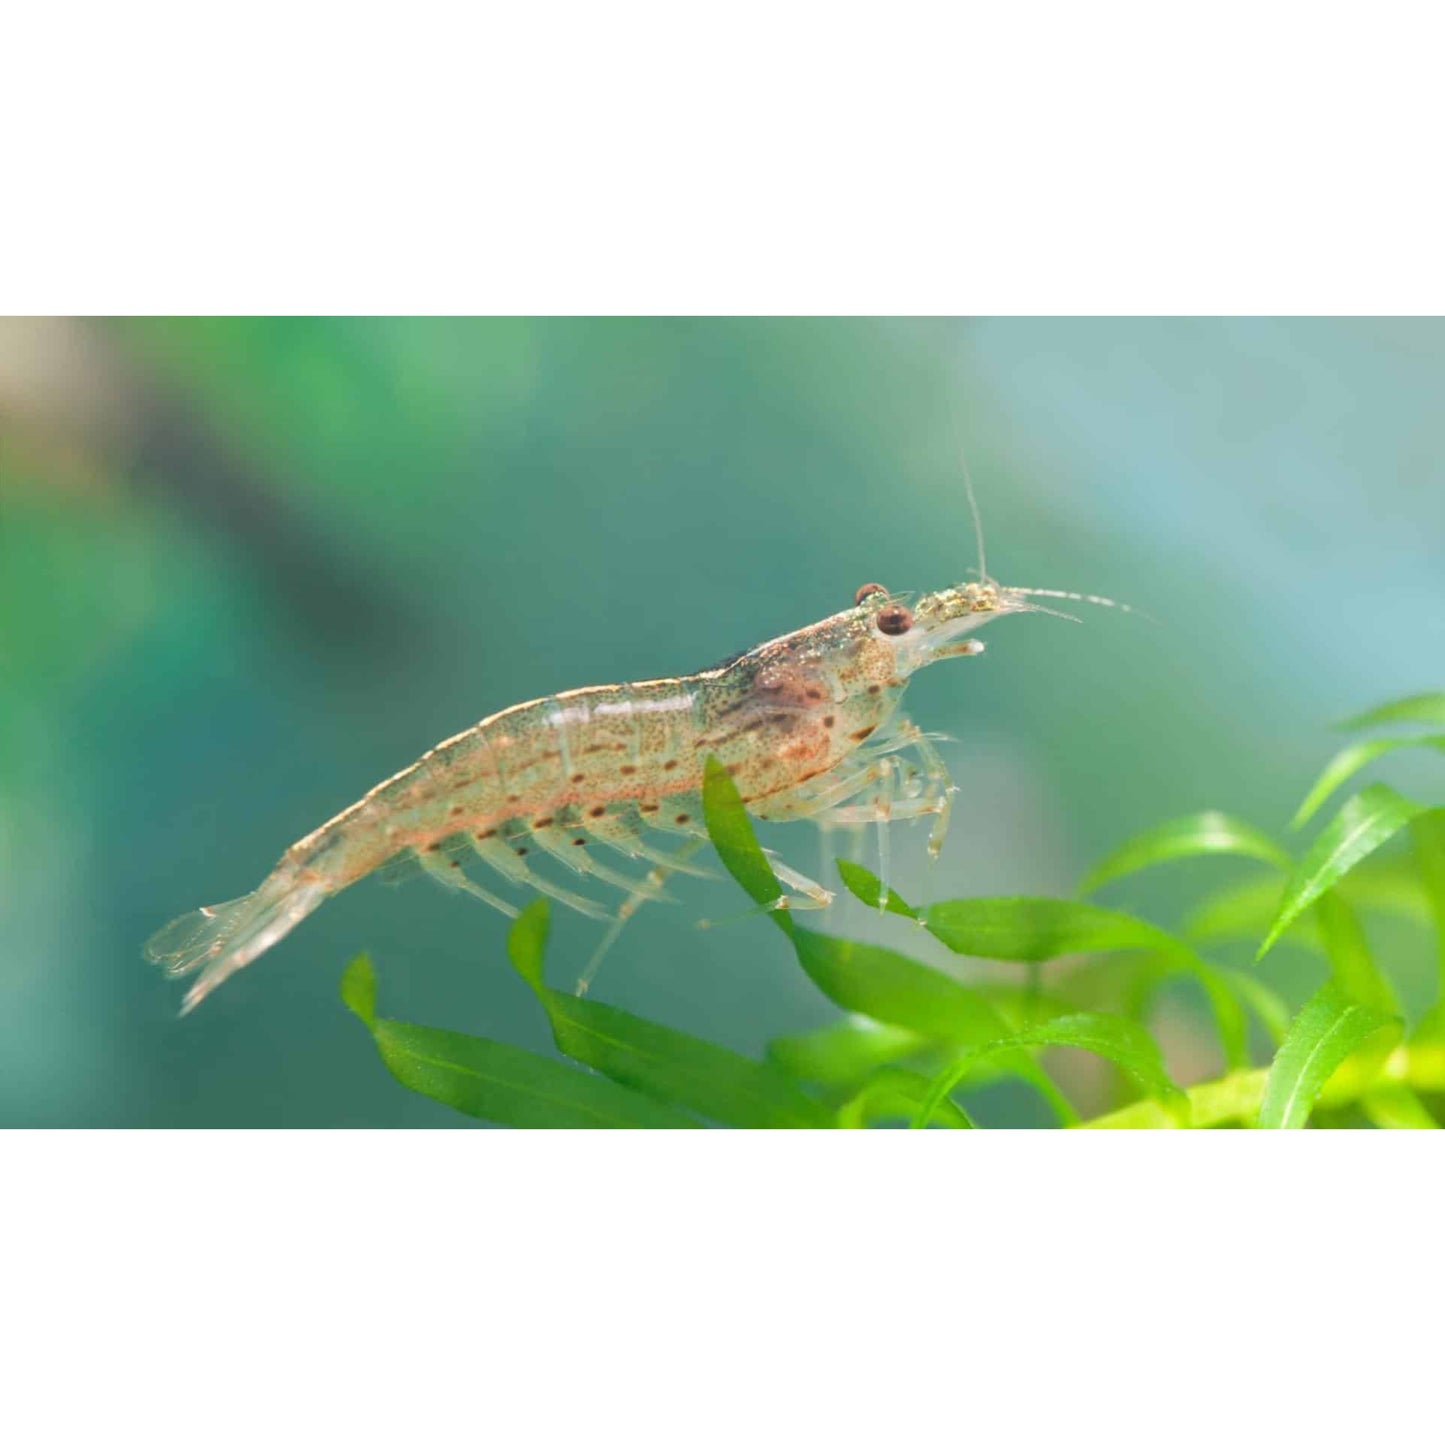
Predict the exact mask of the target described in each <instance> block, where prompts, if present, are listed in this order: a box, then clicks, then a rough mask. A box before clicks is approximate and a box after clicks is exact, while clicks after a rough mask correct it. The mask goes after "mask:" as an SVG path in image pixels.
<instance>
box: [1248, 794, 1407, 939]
mask: <svg viewBox="0 0 1445 1445" xmlns="http://www.w3.org/2000/svg"><path fill="white" fill-rule="evenodd" d="M1427 811H1429V810H1428V809H1427V808H1426V807H1425V806H1424V804H1422V803H1415V802H1412V801H1411V800H1410V799H1409V798H1404V797H1401V796H1400V794H1399V793H1397V792H1396V791H1395V790H1394V789H1393V788H1389V787H1386V786H1385V784H1384V783H1371V784H1370V786H1369V787H1368V788H1365V789H1364V790H1363V791H1362V792H1359V793H1357V794H1356V795H1355V796H1354V797H1353V798H1351V799H1350V800H1349V801H1348V802H1347V803H1346V804H1345V805H1344V807H1342V808H1341V809H1340V811H1339V812H1338V813H1336V814H1335V816H1334V818H1332V819H1331V820H1330V822H1329V823H1328V824H1327V825H1326V827H1325V828H1324V829H1323V831H1322V832H1321V833H1320V835H1319V837H1318V838H1316V839H1315V841H1314V843H1313V844H1312V845H1311V847H1310V849H1309V852H1307V853H1306V854H1305V856H1304V857H1303V858H1302V859H1301V860H1300V861H1299V863H1298V864H1297V865H1296V866H1295V868H1294V870H1293V872H1291V874H1290V876H1289V879H1288V881H1287V882H1286V883H1285V889H1284V897H1283V899H1282V900H1281V903H1280V909H1279V913H1278V914H1277V915H1276V916H1275V920H1274V923H1273V924H1272V926H1271V927H1270V930H1269V933H1268V934H1267V935H1266V937H1265V940H1264V942H1263V943H1262V944H1261V945H1260V947H1259V952H1258V953H1257V954H1255V959H1256V961H1258V960H1259V959H1261V958H1263V957H1264V956H1265V954H1266V953H1268V952H1269V950H1270V949H1271V948H1272V947H1273V946H1274V944H1275V942H1276V941H1277V940H1278V938H1279V936H1280V935H1281V934H1282V933H1283V932H1284V931H1285V929H1286V928H1288V927H1289V925H1290V924H1291V923H1293V922H1294V920H1295V919H1296V918H1298V917H1299V915H1300V914H1301V913H1303V912H1304V911H1305V909H1306V908H1308V907H1309V906H1310V905H1311V904H1312V903H1314V902H1315V900H1316V899H1318V898H1319V897H1320V896H1321V894H1323V893H1324V892H1326V891H1327V890H1328V889H1330V888H1333V887H1334V886H1335V884H1336V883H1338V882H1339V880H1340V879H1341V878H1343V877H1344V876H1345V874H1347V873H1348V872H1349V871H1350V869H1352V868H1353V867H1355V865H1356V864H1358V863H1359V862H1360V861H1361V860H1362V859H1365V858H1368V857H1369V855H1370V854H1371V853H1373V852H1374V851H1375V849H1376V848H1378V847H1380V845H1381V844H1382V843H1386V842H1388V841H1389V840H1390V839H1391V838H1393V837H1394V836H1395V834H1396V833H1398V832H1399V831H1400V829H1401V828H1403V827H1404V826H1405V824H1406V823H1408V822H1409V821H1410V820H1411V819H1412V818H1415V817H1418V816H1419V815H1420V814H1421V813H1424V812H1427Z"/></svg>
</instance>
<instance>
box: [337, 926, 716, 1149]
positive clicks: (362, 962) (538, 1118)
mask: <svg viewBox="0 0 1445 1445" xmlns="http://www.w3.org/2000/svg"><path fill="white" fill-rule="evenodd" d="M341 998H342V1002H343V1003H345V1005H346V1007H347V1008H348V1009H350V1010H351V1012H352V1013H354V1014H355V1015H356V1017H357V1018H359V1019H360V1020H361V1022H362V1023H363V1024H364V1025H365V1026H366V1029H367V1031H368V1032H369V1033H370V1034H371V1036H372V1038H373V1040H375V1042H376V1047H377V1050H378V1052H379V1053H380V1054H381V1059H382V1062H383V1063H384V1064H385V1065H386V1067H387V1068H388V1069H389V1070H390V1071H391V1073H392V1075H393V1076H394V1077H395V1078H396V1079H397V1081H398V1082H399V1083H402V1084H405V1085H406V1087H407V1088H408V1089H411V1090H413V1091H414V1092H415V1093H418V1094H424V1095H426V1097H427V1098H429V1099H435V1100H436V1101H437V1102H438V1103H442V1104H447V1105H450V1106H451V1107H452V1108H453V1109H457V1110H459V1111H460V1112H461V1113H463V1114H470V1115H472V1116H473V1117H475V1118H478V1119H490V1120H491V1121H492V1122H493V1123H497V1124H511V1125H514V1126H516V1127H519V1128H524V1129H595V1128H604V1129H687V1128H692V1127H694V1124H695V1121H694V1120H692V1119H689V1118H688V1117H687V1116H686V1115H684V1114H679V1113H677V1112H676V1111H675V1110H672V1109H669V1108H667V1107H666V1106H665V1105H663V1104H659V1103H656V1102H654V1101H653V1100H652V1099H649V1098H647V1097H646V1096H645V1095H642V1094H635V1093H633V1092H632V1091H631V1090H630V1089H624V1088H623V1087H622V1086H621V1085H620V1084H614V1083H613V1082H612V1081H611V1080H610V1079H601V1078H598V1077H597V1076H596V1075H595V1074H587V1073H583V1072H582V1070H580V1069H574V1068H571V1067H569V1066H568V1065H566V1064H562V1063H558V1062H557V1061H556V1060H555V1059H544V1058H541V1057H540V1056H538V1055H537V1054H529V1053H528V1052H527V1051H526V1050H525V1049H517V1048H513V1047H512V1046H511V1045H510V1044H499V1043H496V1042H494V1041H493V1040H491V1039H478V1038H471V1037H470V1036H468V1035H467V1034H457V1033H452V1032H450V1031H448V1030H446V1029H432V1028H424V1027H422V1026H421V1025H420V1024H404V1023H398V1022H396V1021H395V1020H394V1019H381V1018H377V1016H376V972H375V970H374V969H373V968H372V966H371V960H370V959H368V958H367V957H366V955H365V954H362V955H361V956H360V957H359V958H355V959H353V960H352V962H351V964H350V965H349V966H348V967H347V970H346V973H345V975H344V976H343V978H342V980H341Z"/></svg>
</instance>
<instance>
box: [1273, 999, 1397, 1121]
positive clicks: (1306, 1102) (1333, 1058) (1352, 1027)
mask: <svg viewBox="0 0 1445 1445" xmlns="http://www.w3.org/2000/svg"><path fill="white" fill-rule="evenodd" d="M1396 1026H1398V1020H1395V1019H1392V1018H1390V1017H1389V1016H1388V1015H1387V1014H1383V1013H1379V1012H1377V1011H1376V1010H1375V1009H1372V1008H1368V1007H1367V1006H1366V1005H1364V1004H1362V1003H1357V1002H1355V1000H1354V999H1352V998H1350V997H1349V995H1348V994H1346V993H1344V992H1343V991H1342V990H1341V988H1340V986H1339V985H1338V984H1337V983H1334V982H1333V981H1331V982H1330V983H1327V984H1326V985H1325V986H1324V987H1323V988H1322V989H1321V990H1320V991H1319V992H1318V993H1317V994H1315V996H1314V997H1313V998H1312V999H1310V1001H1309V1002H1308V1003H1307V1004H1305V1006H1304V1007H1303V1008H1302V1009H1301V1010H1300V1011H1299V1013H1298V1014H1297V1015H1296V1016H1295V1020H1294V1022H1293V1023H1292V1024H1291V1025H1290V1030H1289V1033H1288V1034H1287V1035H1286V1036H1285V1041H1284V1043H1283V1044H1282V1045H1281V1046H1280V1050H1279V1053H1278V1054H1276V1055H1275V1059H1274V1063H1273V1064H1272V1065H1271V1066H1270V1070H1269V1077H1268V1080H1267V1082H1266V1084H1265V1090H1264V1102H1263V1103H1262V1104H1261V1105H1260V1110H1259V1123H1260V1127H1261V1128H1264V1129H1300V1128H1303V1127H1304V1124H1305V1121H1306V1120H1307V1119H1308V1118H1309V1116H1310V1110H1311V1109H1313V1108H1314V1105H1315V1100H1316V1099H1318V1098H1319V1096H1320V1093H1321V1091H1322V1090H1323V1089H1324V1086H1325V1085H1326V1083H1328V1082H1329V1078H1330V1075H1331V1074H1333V1073H1334V1072H1335V1070H1336V1069H1337V1068H1339V1066H1340V1065H1341V1064H1342V1063H1344V1061H1345V1060H1346V1059H1347V1058H1349V1056H1350V1055H1351V1054H1353V1053H1354V1052H1355V1051H1356V1050H1357V1049H1358V1048H1360V1047H1361V1045H1363V1044H1364V1043H1365V1042H1366V1041H1367V1040H1368V1039H1369V1038H1370V1037H1371V1036H1372V1035H1374V1034H1376V1033H1378V1032H1379V1031H1380V1030H1381V1029H1386V1028H1391V1027H1396Z"/></svg>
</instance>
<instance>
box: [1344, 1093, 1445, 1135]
mask: <svg viewBox="0 0 1445 1445" xmlns="http://www.w3.org/2000/svg"><path fill="white" fill-rule="evenodd" d="M1360 1108H1361V1109H1363V1110H1364V1111H1365V1117H1366V1118H1367V1119H1368V1120H1369V1121H1370V1123H1372V1124H1373V1125H1374V1126H1375V1127H1376V1128H1377V1129H1438V1128H1439V1127H1440V1125H1439V1124H1438V1123H1437V1122H1436V1119H1435V1116H1434V1115H1433V1114H1432V1113H1431V1112H1430V1111H1429V1110H1428V1109H1427V1108H1426V1107H1425V1106H1424V1104H1422V1103H1421V1102H1420V1096H1419V1095H1418V1094H1417V1093H1416V1092H1415V1091H1414V1090H1413V1089H1411V1088H1410V1087H1409V1086H1408V1085H1406V1084H1378V1085H1376V1086H1375V1087H1374V1088H1373V1089H1371V1090H1370V1091H1369V1092H1368V1093H1366V1094H1365V1095H1363V1096H1362V1097H1361V1099H1360Z"/></svg>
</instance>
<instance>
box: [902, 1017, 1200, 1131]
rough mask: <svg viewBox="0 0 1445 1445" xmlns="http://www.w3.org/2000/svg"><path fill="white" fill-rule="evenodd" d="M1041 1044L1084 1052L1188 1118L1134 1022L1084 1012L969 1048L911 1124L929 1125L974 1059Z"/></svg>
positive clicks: (1154, 1047)
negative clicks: (1103, 1060) (1110, 1065)
mask: <svg viewBox="0 0 1445 1445" xmlns="http://www.w3.org/2000/svg"><path fill="white" fill-rule="evenodd" d="M1043 1045H1058V1046H1061V1047H1067V1048H1075V1049H1086V1050H1087V1051H1088V1052H1090V1053H1094V1054H1098V1055H1100V1056H1101V1057H1103V1058H1106V1059H1108V1060H1109V1061H1110V1062H1111V1063H1114V1064H1117V1065H1118V1066H1119V1067H1120V1068H1121V1069H1123V1070H1124V1072H1125V1073H1127V1074H1128V1075H1129V1076H1130V1077H1131V1078H1133V1079H1134V1080H1135V1082H1136V1083H1138V1084H1139V1086H1140V1087H1141V1088H1142V1089H1143V1091H1144V1092H1145V1093H1146V1094H1148V1095H1149V1096H1150V1097H1152V1098H1155V1099H1157V1100H1158V1101H1159V1102H1160V1103H1161V1104H1163V1105H1164V1107H1165V1108H1166V1109H1168V1110H1170V1111H1171V1112H1172V1113H1173V1114H1175V1116H1176V1117H1178V1118H1179V1119H1180V1121H1181V1122H1183V1121H1185V1120H1187V1118H1188V1109H1189V1101H1188V1099H1187V1098H1186V1097H1185V1094H1184V1092H1183V1090H1181V1089H1180V1088H1179V1087H1178V1086H1177V1085H1176V1084H1175V1083H1174V1081H1173V1080H1172V1079H1171V1078H1170V1077H1169V1074H1168V1072H1167V1070H1166V1069H1165V1067H1164V1060H1163V1057H1162V1056H1161V1055H1160V1053H1159V1046H1158V1044H1156V1043H1155V1042H1154V1040H1153V1039H1152V1038H1151V1037H1150V1035H1149V1033H1148V1032H1147V1030H1145V1029H1143V1028H1142V1027H1140V1025H1138V1024H1137V1023H1135V1022H1134V1021H1133V1020H1132V1019H1126V1018H1120V1017H1119V1016H1118V1015H1117V1014H1101V1013H1084V1014H1070V1015H1068V1016H1067V1017H1065V1018H1059V1019H1051V1020H1049V1022H1048V1023H1044V1024H1039V1025H1037V1026H1036V1027H1034V1028H1031V1029H1025V1030H1023V1031H1022V1032H1021V1033H1017V1034H1014V1035H1013V1036H1012V1038H1010V1039H1006V1040H1001V1041H997V1042H993V1043H984V1044H979V1045H977V1046H976V1047H974V1048H971V1049H969V1050H967V1051H966V1052H965V1053H964V1054H963V1055H961V1056H960V1057H959V1058H958V1059H955V1060H954V1061H952V1062H951V1063H950V1064H949V1065H948V1067H947V1068H945V1069H944V1070H943V1071H942V1072H941V1073H940V1074H939V1075H938V1076H937V1078H936V1079H935V1080H934V1082H933V1086H932V1088H931V1089H930V1090H929V1093H928V1097H927V1098H926V1099H925V1100H924V1102H923V1104H922V1106H921V1107H920V1108H919V1110H918V1113H917V1114H916V1115H915V1116H914V1124H915V1126H922V1125H924V1124H927V1123H928V1121H929V1119H930V1118H931V1117H932V1114H933V1110H934V1109H935V1108H937V1107H938V1105H939V1104H941V1103H942V1102H943V1100H944V1099H946V1098H947V1097H948V1096H949V1095H950V1094H951V1093H952V1092H953V1090H954V1089H955V1088H956V1087H957V1086H958V1084H959V1083H960V1082H961V1081H962V1080H963V1079H964V1077H965V1076H966V1075H967V1073H968V1071H969V1069H970V1068H971V1067H972V1066H973V1064H974V1063H975V1062H976V1061H977V1060H979V1059H981V1058H983V1057H986V1056H987V1055H988V1054H990V1053H993V1052H997V1051H998V1050H999V1049H1003V1048H1010V1047H1014V1048H1016V1047H1019V1046H1027V1047H1039V1046H1043Z"/></svg>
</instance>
